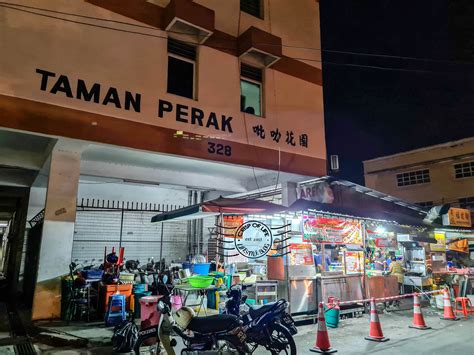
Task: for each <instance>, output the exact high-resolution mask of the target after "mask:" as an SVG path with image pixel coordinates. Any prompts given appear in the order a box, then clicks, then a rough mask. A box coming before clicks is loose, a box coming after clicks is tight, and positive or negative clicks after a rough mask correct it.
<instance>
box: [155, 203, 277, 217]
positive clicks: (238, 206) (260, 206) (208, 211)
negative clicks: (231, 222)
mask: <svg viewBox="0 0 474 355" xmlns="http://www.w3.org/2000/svg"><path fill="white" fill-rule="evenodd" d="M284 210H285V207H283V206H280V205H276V204H274V203H270V202H266V201H261V200H243V199H238V198H224V197H220V198H218V199H216V200H211V201H206V202H201V203H198V204H196V205H192V206H188V207H183V208H180V209H177V210H174V211H170V212H165V213H160V214H157V215H156V216H154V217H153V218H152V219H151V221H152V222H164V221H169V220H177V221H188V220H193V219H199V218H205V217H212V216H217V215H219V214H221V213H222V214H273V213H280V212H282V211H284Z"/></svg>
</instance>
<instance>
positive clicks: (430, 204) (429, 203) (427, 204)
mask: <svg viewBox="0 0 474 355" xmlns="http://www.w3.org/2000/svg"><path fill="white" fill-rule="evenodd" d="M417 205H418V206H420V207H424V208H431V207H433V201H425V202H418V203H417Z"/></svg>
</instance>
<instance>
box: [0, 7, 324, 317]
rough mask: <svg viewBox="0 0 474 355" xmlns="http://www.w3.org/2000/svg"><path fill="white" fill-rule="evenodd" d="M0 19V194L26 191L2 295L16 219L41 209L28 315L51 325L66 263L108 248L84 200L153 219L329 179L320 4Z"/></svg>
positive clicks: (17, 246)
mask: <svg viewBox="0 0 474 355" xmlns="http://www.w3.org/2000/svg"><path fill="white" fill-rule="evenodd" d="M290 15H291V16H290ZM0 18H1V21H0V33H1V35H0V36H1V41H0V52H1V53H2V55H1V56H0V152H1V153H0V187H2V186H5V191H4V190H0V192H2V191H4V193H5V194H7V192H8V191H7V190H8V188H12V186H14V187H15V188H19V189H22V190H21V191H22V193H21V194H20V195H19V196H21V203H16V202H15V203H16V204H13V205H12V206H13V207H12V208H13V209H14V208H15V207H14V206H23V207H24V206H25V202H24V201H25V198H26V200H27V201H29V202H28V204H27V205H28V209H27V211H23V212H24V213H23V214H17V215H16V216H17V219H16V221H15V223H16V224H17V225H18V226H19V228H14V230H15V231H16V232H15V233H16V235H15V238H12V239H11V240H12V241H13V242H12V243H13V249H14V252H15V253H16V254H15V255H17V256H19V255H22V254H23V259H22V257H21V256H19V257H14V258H8V260H7V261H6V264H7V272H8V273H9V274H10V275H11V278H12V283H13V284H14V285H13V284H12V290H16V289H18V288H20V287H21V282H19V279H20V278H21V271H20V270H21V267H22V266H21V265H24V264H25V261H24V258H25V249H24V248H23V245H24V244H25V241H24V235H25V225H26V221H27V220H29V219H30V218H32V217H33V216H35V215H36V214H37V213H38V212H40V211H41V210H43V209H44V214H43V215H44V221H43V222H42V230H41V235H40V243H39V244H38V247H37V249H38V255H36V256H32V257H29V256H28V255H27V256H26V259H27V265H35V266H36V265H37V274H35V275H34V276H33V277H30V279H34V283H35V287H34V292H33V293H34V295H33V318H34V319H45V318H56V317H58V316H59V310H60V288H59V280H60V276H61V275H64V274H66V273H67V272H68V265H69V263H70V261H71V257H72V255H76V256H78V255H79V256H80V255H84V254H85V253H86V251H87V248H92V246H93V245H96V246H97V249H95V250H94V252H93V253H92V254H93V255H101V253H103V247H104V245H105V246H107V245H109V246H110V244H111V243H112V242H113V241H114V240H116V238H117V235H116V233H118V232H114V231H113V228H112V227H111V228H110V231H109V232H107V233H105V232H104V233H96V232H95V230H93V229H91V228H90V225H93V226H95V227H94V228H101V227H102V229H105V228H104V226H105V224H106V223H105V222H104V221H103V222H102V223H100V221H98V220H95V221H94V223H93V224H90V225H84V223H86V222H87V218H94V217H88V216H87V215H86V214H84V213H82V212H84V206H82V207H81V203H82V202H81V201H86V202H87V203H86V204H87V205H88V206H93V207H94V208H96V207H100V206H98V201H102V202H101V203H102V205H101V208H104V206H105V207H107V206H109V205H110V206H115V207H116V206H117V204H120V206H122V208H123V206H128V204H126V203H129V204H131V205H132V206H137V204H138V203H139V204H140V206H143V205H145V206H154V208H153V209H154V210H155V209H157V208H156V205H158V209H159V210H164V209H167V208H168V207H166V206H175V207H176V206H183V205H186V204H189V203H193V202H199V201H200V200H202V199H210V198H213V197H217V196H219V195H224V196H225V195H232V194H242V193H247V192H249V191H256V192H258V191H261V190H263V189H265V188H266V189H268V188H270V186H275V187H277V186H278V187H280V188H281V187H283V188H284V186H285V184H294V183H296V182H299V181H304V180H305V179H308V178H312V177H318V176H323V175H325V173H326V148H325V137H324V117H323V96H322V95H323V94H322V93H323V91H322V74H321V53H320V47H321V46H320V26H319V4H318V2H317V1H314V0H298V1H297V2H290V1H273V0H226V1H222V0H134V1H125V0H73V1H70V0H41V1H40V0H37V1H36V0H35V1H24V0H17V1H6V2H4V3H2V4H1V5H0ZM295 18H297V19H298V21H294V19H295ZM292 186H293V185H292ZM25 196H26V197H25ZM0 197H1V196H0ZM18 198H19V199H20V197H18ZM94 201H95V202H94ZM160 206H161V207H160ZM115 207H114V208H115ZM134 208H135V207H134ZM146 208H148V207H146ZM78 210H80V211H81V213H82V215H81V216H80V217H79V222H80V223H79V226H78ZM12 213H13V212H12ZM10 215H13V214H10ZM18 216H20V217H21V218H20V217H18ZM96 219H97V218H96ZM145 220H146V218H145V217H140V218H138V222H136V221H137V220H135V222H133V223H135V224H133V223H131V222H130V223H131V224H130V225H136V226H138V225H139V227H140V228H142V226H143V225H145V223H147V222H143V221H145ZM136 228H138V227H136ZM140 228H138V229H135V230H134V231H132V230H130V231H128V232H127V231H126V230H124V231H123V232H124V234H125V235H128V236H129V237H128V238H129V242H130V244H129V246H128V247H127V250H128V251H129V254H128V257H129V258H133V257H141V256H143V255H145V254H143V253H144V252H143V248H141V249H142V250H141V251H140V250H138V248H137V247H136V245H138V244H137V243H135V242H133V241H136V239H137V238H142V239H143V238H145V237H140V236H138V234H139V233H138V232H137V231H138V230H141V229H140ZM147 228H148V227H147ZM142 229H143V228H142ZM199 229H200V230H201V239H202V231H203V230H204V231H206V230H207V228H205V227H204V226H203V225H202V224H201V225H200V226H199V225H197V226H189V225H188V226H187V227H186V228H185V229H182V228H181V227H179V228H178V227H177V229H173V230H170V231H169V233H170V235H169V236H166V235H165V239H166V238H169V240H170V241H171V239H172V237H173V236H174V237H173V238H175V239H176V238H177V237H176V236H177V235H179V236H180V237H181V236H182V237H183V238H188V242H189V240H190V239H189V238H192V235H191V236H190V234H193V233H192V232H190V230H191V231H197V230H199ZM145 232H146V233H151V232H150V231H143V235H148V234H146V233H145ZM87 233H89V234H87ZM114 233H115V234H114ZM133 233H135V234H133ZM99 234H100V235H102V236H103V239H101V242H100V243H94V240H93V239H92V238H95V236H96V235H99ZM194 234H197V235H199V233H194ZM194 234H193V235H194ZM120 235H121V237H120V238H122V231H121V230H120ZM81 238H82V239H81ZM134 238H135V239H134ZM146 240H147V239H143V240H141V242H144V241H146ZM121 241H122V239H121ZM101 243H102V244H101ZM190 243H191V242H189V243H188V245H191V244H192V243H194V245H195V244H196V242H192V243H191V244H190ZM141 245H144V244H141ZM175 248H176V249H177V250H178V249H179V248H181V249H180V250H181V251H179V253H184V251H183V244H180V243H176V244H175ZM199 248H201V247H198V250H200V251H202V249H199ZM32 249H35V248H32ZM99 250H100V251H99ZM149 250H150V249H149ZM166 252H168V253H170V258H171V257H173V255H175V256H176V255H178V252H176V253H175V254H172V250H171V249H169V248H168V249H166ZM126 253H127V252H126ZM134 253H136V254H134ZM139 253H142V254H139ZM89 255H91V254H89ZM178 256H180V255H178ZM176 257H177V256H176ZM28 260H32V262H31V264H28ZM25 268H27V267H25ZM35 268H36V267H35ZM27 269H28V268H27ZM30 286H31V285H23V288H27V287H29V288H31V287H30Z"/></svg>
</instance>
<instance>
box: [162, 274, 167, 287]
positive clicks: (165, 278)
mask: <svg viewBox="0 0 474 355" xmlns="http://www.w3.org/2000/svg"><path fill="white" fill-rule="evenodd" d="M163 283H164V284H165V285H166V284H167V283H168V275H163Z"/></svg>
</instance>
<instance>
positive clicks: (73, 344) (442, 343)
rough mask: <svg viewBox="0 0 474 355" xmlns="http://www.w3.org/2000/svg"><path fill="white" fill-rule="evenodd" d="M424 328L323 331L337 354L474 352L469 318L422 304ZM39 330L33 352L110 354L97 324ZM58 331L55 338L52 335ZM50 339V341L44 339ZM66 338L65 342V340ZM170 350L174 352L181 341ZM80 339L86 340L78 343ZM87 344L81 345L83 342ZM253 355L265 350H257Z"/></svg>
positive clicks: (386, 320) (398, 317)
mask: <svg viewBox="0 0 474 355" xmlns="http://www.w3.org/2000/svg"><path fill="white" fill-rule="evenodd" d="M423 314H424V318H425V321H426V323H427V325H429V326H431V327H432V329H429V330H417V329H411V328H408V325H410V324H411V321H412V312H411V311H394V312H382V313H381V314H380V315H379V318H380V322H381V325H382V330H383V333H384V336H386V337H388V338H390V340H389V341H388V342H385V343H375V342H370V341H367V340H365V339H364V337H365V336H367V335H368V332H369V317H368V315H364V316H362V317H360V318H348V319H343V320H341V321H340V323H339V327H338V328H336V329H331V328H329V329H328V332H329V339H330V342H331V346H332V347H333V348H335V349H337V350H338V352H337V354H382V353H383V354H384V355H392V354H393V355H395V354H397V355H398V354H404V353H405V354H422V355H423V354H430V355H438V354H439V355H445V354H449V355H451V354H453V355H454V354H456V355H474V342H473V341H472V340H473V339H474V317H471V318H470V319H461V320H459V321H457V322H453V321H446V320H441V319H440V318H439V317H440V312H439V311H437V310H433V309H432V308H423ZM37 326H39V330H40V331H39V332H38V333H37V335H36V337H35V338H34V339H33V342H34V346H35V348H36V351H37V353H38V354H64V355H76V354H78V355H89V354H104V355H107V354H114V352H113V351H112V349H111V345H110V338H111V336H112V329H111V328H105V327H104V326H103V325H102V324H101V323H97V324H88V325H86V324H75V325H65V324H63V323H61V322H53V323H44V324H37ZM316 331H317V325H316V324H306V325H300V326H298V334H297V335H296V336H295V342H296V345H297V349H298V354H314V353H313V352H310V351H309V349H310V348H312V347H313V346H314V344H315V334H316ZM54 334H56V335H58V337H59V340H58V339H56V336H52V335H54ZM48 336H52V337H53V341H50V340H48V338H47V337H48ZM65 339H66V340H65ZM68 339H69V340H71V341H70V342H69V341H68ZM177 340H178V347H177V348H176V352H177V353H178V354H179V352H180V349H181V346H180V345H181V344H182V342H181V340H179V339H177ZM84 341H86V343H85V342H84ZM85 344H87V345H85ZM0 354H15V352H14V351H13V348H12V347H11V346H10V345H8V346H7V345H5V346H0ZM255 354H256V355H261V354H268V352H267V351H265V350H263V349H257V351H256V352H255Z"/></svg>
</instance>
